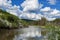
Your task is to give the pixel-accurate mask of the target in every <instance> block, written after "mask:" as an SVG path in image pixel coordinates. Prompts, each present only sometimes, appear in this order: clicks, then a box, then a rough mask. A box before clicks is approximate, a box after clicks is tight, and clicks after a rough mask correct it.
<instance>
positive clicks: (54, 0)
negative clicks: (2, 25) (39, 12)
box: [47, 0, 56, 5]
mask: <svg viewBox="0 0 60 40" xmlns="http://www.w3.org/2000/svg"><path fill="white" fill-rule="evenodd" d="M47 1H48V3H50V4H52V5H55V4H56V0H47Z"/></svg>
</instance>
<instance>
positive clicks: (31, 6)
mask: <svg viewBox="0 0 60 40" xmlns="http://www.w3.org/2000/svg"><path fill="white" fill-rule="evenodd" d="M21 6H22V7H23V11H29V10H36V9H38V8H39V3H38V0H26V1H24V2H23V3H22V4H21Z"/></svg>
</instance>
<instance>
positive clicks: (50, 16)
mask: <svg viewBox="0 0 60 40" xmlns="http://www.w3.org/2000/svg"><path fill="white" fill-rule="evenodd" d="M40 11H41V12H42V13H43V17H45V18H46V19H47V20H48V21H52V20H54V19H56V17H60V11H59V10H57V9H51V8H50V7H45V8H42V9H41V10H40Z"/></svg>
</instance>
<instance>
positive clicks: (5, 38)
mask: <svg viewBox="0 0 60 40" xmlns="http://www.w3.org/2000/svg"><path fill="white" fill-rule="evenodd" d="M0 32H1V33H0V40H48V39H47V32H46V31H45V30H42V29H41V28H39V27H33V26H29V27H28V28H21V29H14V30H6V29H4V30H3V31H2V30H0Z"/></svg>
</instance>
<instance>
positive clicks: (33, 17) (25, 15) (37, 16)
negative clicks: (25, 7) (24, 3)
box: [20, 12, 42, 20]
mask: <svg viewBox="0 0 60 40" xmlns="http://www.w3.org/2000/svg"><path fill="white" fill-rule="evenodd" d="M20 17H21V18H24V19H31V20H38V19H41V17H42V15H41V14H36V13H29V12H23V13H22V14H21V15H20Z"/></svg>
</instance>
